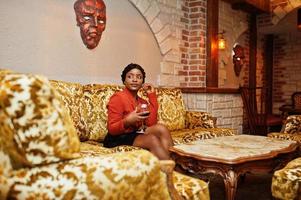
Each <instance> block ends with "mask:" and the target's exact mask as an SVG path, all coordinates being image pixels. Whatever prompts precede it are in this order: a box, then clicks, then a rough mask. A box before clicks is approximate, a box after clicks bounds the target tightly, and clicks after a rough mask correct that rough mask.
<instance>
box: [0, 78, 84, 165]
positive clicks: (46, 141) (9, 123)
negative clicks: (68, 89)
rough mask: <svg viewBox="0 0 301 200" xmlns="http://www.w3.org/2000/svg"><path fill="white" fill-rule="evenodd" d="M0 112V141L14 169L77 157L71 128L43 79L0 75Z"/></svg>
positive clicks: (76, 146) (56, 99) (75, 141)
mask: <svg viewBox="0 0 301 200" xmlns="http://www.w3.org/2000/svg"><path fill="white" fill-rule="evenodd" d="M0 110H1V115H2V116H3V124H2V126H1V129H0V137H1V138H2V139H1V141H0V142H2V145H3V146H4V148H5V149H6V150H7V151H8V154H9V155H10V159H11V161H12V165H13V167H14V168H18V167H23V166H33V165H38V164H46V163H52V162H57V161H59V160H61V159H70V158H75V157H77V156H78V154H77V152H78V151H79V139H78V137H77V134H76V131H75V128H74V126H73V124H72V121H71V119H70V116H69V115H68V114H67V112H66V110H65V109H64V107H63V105H62V103H61V101H60V100H59V98H58V97H57V93H56V92H55V90H54V89H52V87H51V86H50V83H49V82H48V80H47V79H46V78H44V77H41V76H34V75H25V74H14V73H12V74H6V75H3V76H0ZM4 141H5V142H4Z"/></svg>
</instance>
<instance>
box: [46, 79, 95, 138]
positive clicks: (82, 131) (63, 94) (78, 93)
mask: <svg viewBox="0 0 301 200" xmlns="http://www.w3.org/2000/svg"><path fill="white" fill-rule="evenodd" d="M50 83H51V86H52V87H53V88H55V89H56V91H57V93H58V95H59V97H60V98H61V100H62V101H63V103H64V106H65V108H66V110H67V111H68V114H69V115H70V116H71V118H72V121H73V124H74V127H75V128H76V131H77V135H78V136H79V138H80V140H81V141H85V140H88V139H89V131H88V130H87V125H86V124H85V121H84V120H83V118H82V115H81V113H82V112H83V111H82V108H83V105H82V104H83V103H82V96H83V89H82V86H81V85H80V84H79V83H69V82H64V81H55V80H51V81H50Z"/></svg>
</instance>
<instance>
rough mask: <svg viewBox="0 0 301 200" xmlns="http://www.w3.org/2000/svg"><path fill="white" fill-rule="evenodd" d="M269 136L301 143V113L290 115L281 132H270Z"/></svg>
mask: <svg viewBox="0 0 301 200" xmlns="http://www.w3.org/2000/svg"><path fill="white" fill-rule="evenodd" d="M268 137H273V138H278V139H284V140H294V141H297V142H299V143H301V115H290V116H288V117H287V119H286V120H285V123H284V125H283V128H282V131H281V132H280V133H278V132H274V133H269V134H268Z"/></svg>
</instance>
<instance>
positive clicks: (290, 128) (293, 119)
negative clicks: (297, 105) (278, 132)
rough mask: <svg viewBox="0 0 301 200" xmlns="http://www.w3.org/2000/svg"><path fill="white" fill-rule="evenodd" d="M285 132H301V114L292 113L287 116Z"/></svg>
mask: <svg viewBox="0 0 301 200" xmlns="http://www.w3.org/2000/svg"><path fill="white" fill-rule="evenodd" d="M284 133H290V134H301V115H290V116H288V117H287V119H286V121H285V127H284Z"/></svg>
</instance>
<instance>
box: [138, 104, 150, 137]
mask: <svg viewBox="0 0 301 200" xmlns="http://www.w3.org/2000/svg"><path fill="white" fill-rule="evenodd" d="M141 112H143V114H142V115H141V116H145V117H146V116H149V114H150V111H149V105H148V104H147V103H139V104H138V106H137V113H141ZM141 123H142V124H141V126H140V128H139V129H138V130H137V133H144V132H145V129H146V128H147V126H146V125H145V124H144V120H143V121H142V122H141Z"/></svg>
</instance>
